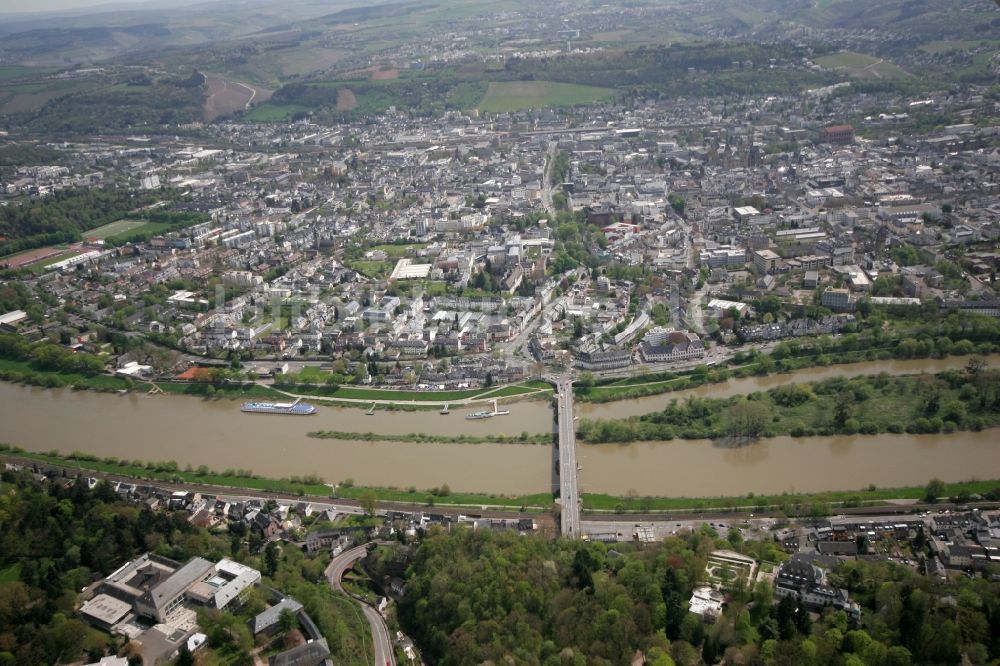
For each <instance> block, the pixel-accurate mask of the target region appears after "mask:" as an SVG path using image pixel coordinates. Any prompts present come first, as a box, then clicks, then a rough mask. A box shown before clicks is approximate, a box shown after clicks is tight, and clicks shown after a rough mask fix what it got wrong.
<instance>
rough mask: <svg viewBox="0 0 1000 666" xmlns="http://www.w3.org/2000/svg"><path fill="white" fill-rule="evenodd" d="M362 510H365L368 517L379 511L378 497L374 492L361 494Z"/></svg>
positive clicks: (367, 491)
mask: <svg viewBox="0 0 1000 666" xmlns="http://www.w3.org/2000/svg"><path fill="white" fill-rule="evenodd" d="M361 508H362V509H364V510H365V515H366V516H374V515H375V513H376V512H377V511H378V495H376V494H375V491H374V490H366V491H364V492H363V493H361Z"/></svg>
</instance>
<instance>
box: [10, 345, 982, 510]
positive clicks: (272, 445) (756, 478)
mask: <svg viewBox="0 0 1000 666" xmlns="http://www.w3.org/2000/svg"><path fill="white" fill-rule="evenodd" d="M998 360H1000V357H998V356H994V357H992V358H991V359H990V361H991V364H993V365H997V364H998ZM966 362H967V359H966V358H961V357H957V358H951V359H945V360H940V361H939V360H922V361H891V362H884V363H857V364H852V365H846V366H831V367H827V368H809V369H806V370H800V371H797V372H795V373H788V374H783V375H772V376H769V377H751V378H745V379H736V380H731V381H729V382H726V383H723V384H716V385H712V386H703V387H699V388H697V389H692V390H690V391H679V392H676V393H670V394H666V395H659V396H652V397H649V398H642V399H640V400H630V401H624V402H618V403H605V404H600V405H591V404H579V403H578V405H577V406H578V413H579V414H580V415H581V416H583V417H587V418H610V417H620V416H627V415H630V414H639V413H646V412H650V411H654V410H656V409H661V408H662V406H663V405H664V404H665V403H666V402H667V401H668V400H670V399H672V398H674V397H677V398H680V399H683V398H684V397H685V396H687V395H712V396H725V395H732V394H735V393H740V392H750V391H755V390H761V389H766V388H770V387H772V386H776V385H779V384H782V383H787V382H790V381H808V380H811V379H821V378H824V377H831V376H853V375H858V374H871V373H873V372H882V371H885V372H890V373H895V374H902V373H912V372H919V371H921V370H926V371H931V372H938V371H941V370H943V369H946V368H960V367H963V366H964V364H965V363H966ZM505 408H507V409H510V411H511V414H510V415H509V416H503V417H495V418H492V419H485V420H479V421H469V420H466V419H465V418H464V416H465V414H467V413H469V412H470V411H474V410H476V409H481V407H474V408H464V409H453V410H452V413H451V414H450V415H447V416H443V415H441V414H438V413H437V411H419V412H402V411H399V412H386V411H377V412H376V413H375V414H374V415H373V416H368V415H366V414H365V412H364V410H362V409H352V408H336V407H320V410H319V413H318V414H317V415H315V416H308V417H304V416H303V417H293V416H269V415H258V414H243V413H241V412H240V411H239V402H238V401H233V400H204V399H201V398H194V397H189V396H176V395H159V396H149V395H145V394H129V395H118V394H107V393H92V392H87V391H71V390H68V389H58V390H45V389H39V388H32V387H24V386H18V385H14V384H9V383H5V382H0V441H2V442H6V443H9V444H12V445H17V446H22V447H24V448H26V449H29V450H32V451H48V450H51V449H57V450H59V451H62V452H64V453H68V452H71V451H74V450H81V451H86V452H88V453H94V454H97V455H100V456H105V457H106V456H115V457H118V458H128V459H135V460H142V461H149V460H156V461H160V460H174V461H176V462H177V463H178V464H180V465H181V466H182V467H183V466H185V465H192V466H194V467H197V466H198V465H208V466H209V467H210V468H212V469H215V470H218V471H223V470H225V469H227V468H229V469H240V468H243V469H251V470H253V471H254V472H255V473H257V474H261V475H264V476H271V477H283V476H291V475H304V474H318V475H320V476H322V477H323V478H324V479H326V480H327V481H328V482H336V481H342V480H344V479H347V478H351V479H353V480H354V482H355V483H357V484H361V485H378V486H397V487H400V488H405V487H408V486H411V485H412V486H416V487H417V488H419V489H425V488H432V487H435V486H439V485H441V484H444V483H447V484H448V485H449V486H450V487H451V489H452V490H454V491H470V492H471V491H479V492H487V493H505V494H523V493H536V492H548V491H549V490H550V489H551V484H552V474H551V472H552V450H551V448H550V447H548V446H541V445H527V446H525V445H515V444H475V445H473V444H466V445H462V444H414V443H406V442H355V441H339V440H322V439H312V438H309V437H307V436H306V433H307V432H309V431H312V430H341V431H350V432H377V433H380V434H394V435H403V434H407V433H418V432H423V433H429V434H437V435H458V434H463V433H464V434H468V435H477V436H488V435H490V434H497V433H505V434H509V435H517V434H520V433H521V432H524V431H526V432H529V433H532V434H533V433H539V432H548V431H551V429H552V411H551V407H550V405H549V403H548V402H547V401H527V402H518V403H513V404H510V405H508V406H506V407H505ZM997 439H998V431H996V430H994V431H987V432H983V433H956V434H953V435H919V436H917V435H881V436H879V437H875V438H863V437H813V438H808V439H792V438H787V437H783V438H775V439H770V440H765V441H762V442H759V443H757V444H754V445H752V446H749V447H746V448H741V449H723V448H718V447H716V446H714V445H713V444H712V443H711V442H707V441H673V442H640V443H632V444H626V445H617V444H611V445H589V444H580V445H579V458H580V463H581V464H582V465H583V470H582V471H581V473H580V480H581V484H582V485H581V488H582V489H583V490H584V491H589V492H606V493H613V494H626V493H628V492H630V491H634V492H635V493H637V494H639V495H652V494H661V495H672V496H677V495H687V496H710V495H720V494H726V495H728V494H746V493H748V492H755V493H764V492H781V491H814V490H830V489H835V488H862V487H865V486H867V485H868V484H870V483H874V484H876V485H879V486H888V485H904V484H921V485H922V484H923V483H926V481H927V480H928V479H929V478H931V477H933V476H938V477H940V478H942V479H945V480H948V481H958V480H965V479H970V478H973V477H978V478H1000V449H998V448H997V445H998V444H1000V442H996V441H995V440H997Z"/></svg>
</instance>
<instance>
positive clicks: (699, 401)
mask: <svg viewBox="0 0 1000 666" xmlns="http://www.w3.org/2000/svg"><path fill="white" fill-rule="evenodd" d="M997 426H1000V370H986V369H982V368H980V369H977V370H974V371H960V370H949V371H946V372H942V373H939V374H937V375H902V376H890V375H887V374H879V375H874V376H860V377H854V378H852V379H846V378H842V377H836V378H832V379H826V380H823V381H819V382H808V383H798V384H788V385H785V386H780V387H777V388H773V389H770V390H768V391H766V392H755V393H751V394H749V395H748V396H746V397H744V396H734V397H731V398H701V397H694V396H690V397H688V399H687V400H685V401H684V402H678V401H676V400H673V401H671V402H670V404H668V405H667V407H666V408H665V409H664V410H663V411H660V412H654V413H652V414H645V415H643V416H639V417H632V418H628V419H612V420H607V421H592V420H584V421H582V422H581V423H580V424H579V426H578V434H579V436H580V438H581V439H582V440H584V441H587V442H630V441H640V440H670V439H674V438H680V439H705V438H725V437H740V438H755V437H761V436H763V437H774V436H778V435H791V436H793V437H809V436H813V435H835V434H845V435H853V434H857V433H861V434H865V435H877V434H879V433H884V432H889V433H902V432H908V433H936V432H955V431H958V430H983V429H984V428H993V427H997Z"/></svg>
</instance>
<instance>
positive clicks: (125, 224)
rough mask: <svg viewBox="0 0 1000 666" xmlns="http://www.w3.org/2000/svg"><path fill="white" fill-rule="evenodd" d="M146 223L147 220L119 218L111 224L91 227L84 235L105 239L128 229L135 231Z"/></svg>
mask: <svg viewBox="0 0 1000 666" xmlns="http://www.w3.org/2000/svg"><path fill="white" fill-rule="evenodd" d="M144 224H146V220H131V219H127V218H126V219H124V220H118V221H117V222H112V223H111V224H105V225H104V226H101V227H97V228H96V229H91V230H90V231H88V232H86V233H85V234H84V235H85V236H86V237H87V238H96V239H97V240H105V239H107V238H110V237H111V236H116V235H118V234H123V233H125V232H127V231H135V230H136V229H138V228H139V227H141V226H142V225H144Z"/></svg>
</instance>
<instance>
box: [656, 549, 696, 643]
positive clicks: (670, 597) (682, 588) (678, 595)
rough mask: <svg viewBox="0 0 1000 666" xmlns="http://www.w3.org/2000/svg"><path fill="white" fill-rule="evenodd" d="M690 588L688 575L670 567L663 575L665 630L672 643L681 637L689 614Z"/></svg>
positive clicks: (662, 591)
mask: <svg viewBox="0 0 1000 666" xmlns="http://www.w3.org/2000/svg"><path fill="white" fill-rule="evenodd" d="M688 588H689V586H688V584H687V576H686V574H685V573H684V572H683V571H679V570H678V569H675V568H674V567H672V566H668V567H667V568H666V571H664V573H663V585H662V586H661V588H660V591H661V593H662V594H663V602H664V604H666V609H665V614H664V619H665V622H664V629H665V630H666V633H667V638H669V639H670V640H672V641H673V640H677V638H678V637H679V636H680V633H681V625H682V624H683V623H684V618H685V617H687V614H688V600H689V599H690V598H691V590H690V589H688Z"/></svg>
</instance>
